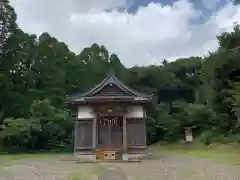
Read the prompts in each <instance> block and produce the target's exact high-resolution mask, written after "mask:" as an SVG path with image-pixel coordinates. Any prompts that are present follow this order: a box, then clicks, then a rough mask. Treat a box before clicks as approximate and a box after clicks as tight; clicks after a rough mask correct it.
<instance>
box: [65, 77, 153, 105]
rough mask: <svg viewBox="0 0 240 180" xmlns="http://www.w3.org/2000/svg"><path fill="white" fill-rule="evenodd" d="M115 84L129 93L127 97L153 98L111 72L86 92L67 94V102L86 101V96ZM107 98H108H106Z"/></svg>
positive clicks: (136, 98) (138, 98) (88, 96)
mask: <svg viewBox="0 0 240 180" xmlns="http://www.w3.org/2000/svg"><path fill="white" fill-rule="evenodd" d="M110 84H114V85H116V86H117V87H118V88H120V89H121V90H122V91H123V92H125V93H126V94H127V96H125V97H133V98H134V99H135V100H150V99H152V95H147V94H144V93H140V92H138V91H136V90H133V89H131V88H129V87H128V86H126V85H125V84H123V83H122V82H121V81H120V80H119V79H118V78H117V77H116V76H115V75H114V74H113V73H110V74H109V75H108V76H107V77H106V78H105V79H104V80H103V81H102V82H100V83H99V84H98V85H97V86H95V87H94V88H92V89H91V90H89V91H88V92H86V93H84V94H74V95H68V96H67V102H71V101H84V99H85V98H90V97H92V96H94V95H95V94H96V93H98V92H100V91H101V90H102V89H103V88H104V87H106V86H108V85H110ZM106 99H107V98H106Z"/></svg>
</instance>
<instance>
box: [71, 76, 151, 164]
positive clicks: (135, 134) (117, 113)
mask: <svg viewBox="0 0 240 180" xmlns="http://www.w3.org/2000/svg"><path fill="white" fill-rule="evenodd" d="M151 102H152V96H150V95H146V94H142V93H139V92H137V91H135V90H133V89H130V88H129V87H127V86H126V85H124V84H123V83H122V82H121V81H120V80H118V79H117V78H116V76H114V75H113V74H110V75H108V76H107V77H106V78H105V79H104V80H103V81H102V82H101V83H100V84H99V85H97V86H96V87H95V88H93V89H91V90H90V91H88V92H86V93H85V94H75V95H70V96H67V103H68V104H69V105H71V106H72V107H75V108H76V109H77V118H76V123H75V142H74V152H75V153H76V154H91V155H94V157H95V159H107V160H110V159H111V160H115V159H122V158H123V155H124V154H136V153H141V152H143V151H144V150H145V149H146V148H147V143H146V136H147V135H146V107H147V106H148V105H149V104H150V103H151Z"/></svg>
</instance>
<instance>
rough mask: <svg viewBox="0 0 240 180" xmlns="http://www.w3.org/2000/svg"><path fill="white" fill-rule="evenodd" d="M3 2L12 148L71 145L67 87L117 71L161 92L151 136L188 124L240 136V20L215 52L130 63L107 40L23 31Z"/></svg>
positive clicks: (170, 137) (177, 135) (223, 138)
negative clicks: (80, 40)
mask: <svg viewBox="0 0 240 180" xmlns="http://www.w3.org/2000/svg"><path fill="white" fill-rule="evenodd" d="M0 5H1V6H0V7H1V8H4V9H5V10H4V11H0V22H1V23H3V24H1V25H0V26H1V28H3V29H1V30H0V32H1V34H0V37H1V38H0V39H1V42H0V125H1V128H0V144H1V146H2V147H4V148H5V150H7V151H17V152H19V151H26V150H29V151H32V150H63V151H65V150H71V148H72V144H73V143H72V139H73V136H72V135H73V115H72V113H71V112H70V110H68V109H67V106H66V104H65V97H66V94H70V93H82V92H85V91H87V90H89V89H90V88H92V87H93V86H95V85H96V84H98V83H99V82H100V81H101V80H102V79H103V78H104V76H105V75H106V74H107V73H109V71H114V73H115V74H116V76H117V77H118V78H119V79H121V80H122V81H123V82H125V83H126V84H128V85H129V86H130V87H132V88H134V89H136V90H138V91H143V92H146V93H149V94H151V93H154V95H155V96H154V97H155V99H156V108H151V109H150V111H149V117H150V118H149V120H148V121H147V126H148V129H147V130H148V143H149V144H151V143H153V142H156V141H159V140H164V141H178V140H180V139H183V138H184V128H185V127H186V126H192V127H193V133H194V137H196V138H199V139H200V140H201V141H202V142H204V143H205V144H210V143H212V142H216V141H218V142H219V141H220V142H226V143H228V142H239V140H240V139H239V137H240V136H239V134H240V76H239V74H240V64H239V63H240V61H239V56H240V50H239V45H240V28H239V26H238V25H236V26H235V27H234V30H233V31H232V32H230V33H223V34H221V35H219V36H218V37H217V39H218V41H219V46H220V47H219V49H218V50H217V51H216V52H213V53H210V54H209V55H208V56H207V57H204V58H200V57H189V58H181V59H177V60H176V61H173V62H168V61H167V60H166V59H164V60H163V61H162V65H160V66H156V65H150V66H147V67H137V66H135V67H132V68H130V69H127V68H126V67H125V66H124V65H123V64H122V63H121V61H120V59H119V57H118V56H117V55H116V54H111V53H109V52H108V50H107V49H106V47H105V46H103V45H98V44H93V45H91V46H90V47H86V48H84V49H83V50H82V52H81V53H80V54H75V53H73V52H71V51H70V50H69V49H68V47H67V45H66V44H65V43H63V42H59V41H58V40H57V39H56V38H54V37H52V36H51V35H50V34H48V33H43V34H42V35H40V36H39V38H37V37H36V36H35V35H29V34H27V33H25V32H23V31H22V30H21V29H19V28H18V26H17V24H16V14H15V12H14V10H13V8H12V7H11V6H10V5H9V3H8V1H7V0H5V1H3V2H1V3H0ZM160 61H161V60H160ZM2 147H1V148H2Z"/></svg>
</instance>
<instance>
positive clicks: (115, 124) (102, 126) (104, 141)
mask: <svg viewBox="0 0 240 180" xmlns="http://www.w3.org/2000/svg"><path fill="white" fill-rule="evenodd" d="M97 124H98V142H97V148H100V149H122V143H123V142H122V133H123V118H122V116H101V117H98V119H97Z"/></svg>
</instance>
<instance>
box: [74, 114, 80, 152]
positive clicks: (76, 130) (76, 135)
mask: <svg viewBox="0 0 240 180" xmlns="http://www.w3.org/2000/svg"><path fill="white" fill-rule="evenodd" d="M78 125H79V122H78V119H77V118H76V120H75V127H74V153H76V149H77V138H78Z"/></svg>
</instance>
